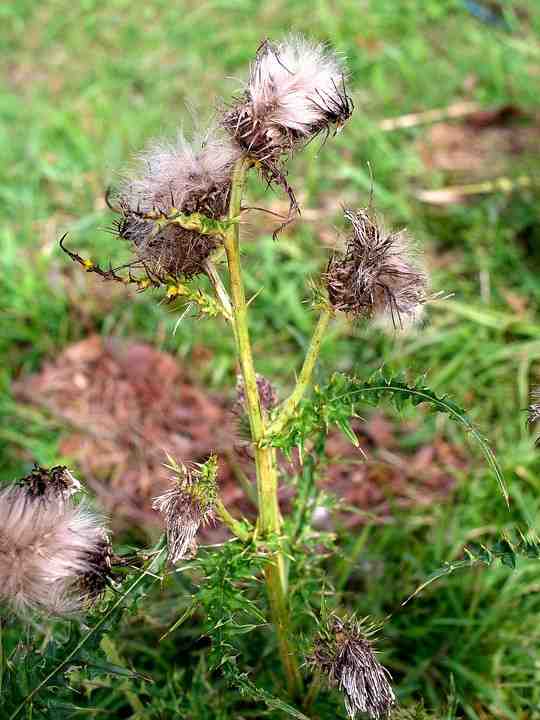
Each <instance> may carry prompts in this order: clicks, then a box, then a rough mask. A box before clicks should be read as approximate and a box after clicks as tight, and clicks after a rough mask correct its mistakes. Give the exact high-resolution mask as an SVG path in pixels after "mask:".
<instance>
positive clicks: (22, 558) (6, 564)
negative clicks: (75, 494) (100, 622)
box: [0, 485, 106, 615]
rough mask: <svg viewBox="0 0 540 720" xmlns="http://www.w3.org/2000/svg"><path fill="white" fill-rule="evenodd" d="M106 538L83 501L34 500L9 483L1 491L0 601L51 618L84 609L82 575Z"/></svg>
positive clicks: (90, 569) (91, 570)
mask: <svg viewBox="0 0 540 720" xmlns="http://www.w3.org/2000/svg"><path fill="white" fill-rule="evenodd" d="M104 538H105V539H106V533H105V531H104V528H103V523H102V520H101V519H100V518H99V517H98V516H97V515H96V514H95V513H93V512H92V511H91V510H90V509H89V508H88V507H87V505H86V504H85V503H80V504H78V505H75V504H74V503H73V502H72V501H71V500H70V499H69V498H63V497H62V496H61V495H58V497H56V498H53V497H48V496H46V495H44V496H41V497H40V496H35V495H32V494H31V493H29V492H28V488H27V487H24V486H21V485H13V486H10V487H8V488H6V489H4V490H3V491H2V492H0V600H3V601H7V602H8V603H9V604H10V605H11V606H12V607H13V608H14V609H15V610H16V611H17V612H20V613H27V612H29V611H32V610H36V611H40V612H48V613H50V614H54V615H63V614H66V613H72V612H74V611H76V610H78V609H80V607H81V606H82V604H83V603H84V600H85V597H86V594H85V590H84V582H83V580H84V579H85V577H88V576H92V575H93V574H95V572H96V565H95V557H96V554H97V555H100V554H101V553H102V548H103V544H104Z"/></svg>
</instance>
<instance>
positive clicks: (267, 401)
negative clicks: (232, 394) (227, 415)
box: [236, 373, 279, 411]
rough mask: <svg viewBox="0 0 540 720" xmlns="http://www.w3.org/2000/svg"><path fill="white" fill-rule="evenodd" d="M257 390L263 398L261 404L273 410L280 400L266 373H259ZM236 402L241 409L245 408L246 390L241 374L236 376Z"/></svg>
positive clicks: (266, 408)
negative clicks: (265, 375)
mask: <svg viewBox="0 0 540 720" xmlns="http://www.w3.org/2000/svg"><path fill="white" fill-rule="evenodd" d="M256 380H257V390H258V391H259V397H260V399H261V405H262V407H263V408H264V409H265V410H272V409H273V408H275V407H276V405H277V404H278V402H279V398H278V394H277V392H276V389H275V388H274V386H273V385H272V383H271V382H270V380H268V379H267V378H265V377H264V375H259V373H257V376H256ZM236 402H237V405H238V407H239V409H240V410H241V411H244V410H245V404H246V391H245V387H244V378H243V377H242V375H241V374H238V375H237V376H236Z"/></svg>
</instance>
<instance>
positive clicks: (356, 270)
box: [324, 210, 428, 328]
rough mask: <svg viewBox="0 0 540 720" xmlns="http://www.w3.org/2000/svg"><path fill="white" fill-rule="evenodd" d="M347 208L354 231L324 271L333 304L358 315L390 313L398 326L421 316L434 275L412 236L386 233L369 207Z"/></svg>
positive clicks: (381, 316)
mask: <svg viewBox="0 0 540 720" xmlns="http://www.w3.org/2000/svg"><path fill="white" fill-rule="evenodd" d="M344 214H345V218H346V219H347V220H348V221H349V222H350V224H351V225H352V233H351V234H350V236H349V238H348V241H347V246H346V250H345V253H344V254H342V255H334V256H333V257H332V258H331V259H330V262H329V264H328V267H327V269H326V273H325V275H324V279H325V282H326V287H327V290H328V297H329V300H330V302H331V304H332V306H333V307H334V308H335V309H336V310H342V311H343V312H346V313H349V314H351V315H354V316H356V317H363V318H369V319H371V318H374V317H375V318H383V319H385V318H389V319H391V321H392V324H393V326H394V328H404V327H406V326H408V325H411V324H412V323H414V322H415V321H417V320H418V319H419V318H420V317H421V314H422V310H423V305H424V303H425V302H426V300H427V295H426V293H427V284H428V279H427V275H426V273H425V272H424V271H423V270H422V268H421V267H420V265H419V264H418V262H417V260H416V258H415V257H414V253H413V250H412V248H411V244H410V241H409V238H408V237H407V235H406V234H405V233H404V232H398V233H390V234H387V233H385V232H384V231H383V230H382V229H381V227H380V226H379V225H378V224H377V222H376V221H375V220H374V219H373V218H372V217H371V215H369V214H368V212H367V211H366V210H358V211H354V210H345V211H344Z"/></svg>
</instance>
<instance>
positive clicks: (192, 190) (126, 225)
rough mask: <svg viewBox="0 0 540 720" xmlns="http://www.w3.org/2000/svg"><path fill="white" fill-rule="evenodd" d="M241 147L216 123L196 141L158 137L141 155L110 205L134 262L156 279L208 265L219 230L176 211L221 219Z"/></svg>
mask: <svg viewBox="0 0 540 720" xmlns="http://www.w3.org/2000/svg"><path fill="white" fill-rule="evenodd" d="M239 154H240V153H239V150H238V149H237V148H236V147H235V146H234V145H233V143H232V142H231V141H230V140H229V138H228V137H226V136H221V135H220V134H219V132H218V131H217V130H216V129H215V128H210V129H209V130H208V131H207V133H206V134H205V135H204V136H202V137H201V138H199V139H198V140H194V141H193V142H191V143H190V142H188V140H187V139H186V137H185V136H184V135H183V134H182V133H179V134H178V137H177V140H176V142H175V143H171V142H163V141H154V142H153V143H151V144H150V145H149V146H148V148H147V149H146V150H145V151H144V152H142V153H141V154H140V155H139V157H138V158H137V162H136V163H135V167H134V168H133V170H132V172H131V173H129V174H128V175H126V176H125V177H124V178H123V180H122V182H121V184H120V187H119V190H118V192H117V193H116V194H115V197H114V199H113V202H112V204H111V207H112V208H113V209H114V210H116V211H118V213H119V215H120V217H119V218H118V219H117V220H116V221H115V223H114V229H115V232H116V233H117V234H118V236H119V237H121V238H122V239H124V240H127V241H128V242H129V243H130V245H131V248H132V250H133V252H134V254H135V260H134V261H133V262H132V263H130V264H129V267H130V268H133V269H141V268H142V269H143V270H144V271H145V273H146V275H147V277H148V278H149V279H150V280H151V281H152V282H153V283H154V284H159V283H161V282H167V281H168V280H170V279H179V278H188V279H189V278H190V277H192V276H194V275H197V274H200V273H201V272H203V271H204V267H203V266H204V261H205V260H206V259H207V258H208V257H209V255H210V254H211V253H212V252H213V251H214V250H216V249H217V247H218V246H219V244H220V242H221V239H220V237H219V236H218V235H215V234H211V233H206V232H201V231H200V229H198V228H197V227H196V224H195V225H194V226H193V227H192V226H190V227H186V226H185V224H182V223H181V222H179V221H178V217H177V218H176V219H175V215H176V216H178V214H179V213H180V214H183V215H187V216H189V215H193V214H199V213H200V214H202V215H203V216H205V217H207V218H210V219H213V220H218V219H220V218H223V217H224V216H225V215H226V214H227V211H228V206H229V196H230V189H231V173H232V167H233V165H234V162H235V160H236V159H237V158H238V156H239Z"/></svg>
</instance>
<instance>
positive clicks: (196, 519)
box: [152, 455, 217, 564]
mask: <svg viewBox="0 0 540 720" xmlns="http://www.w3.org/2000/svg"><path fill="white" fill-rule="evenodd" d="M167 467H170V468H171V469H172V470H173V472H174V475H173V477H172V484H171V486H170V487H169V489H168V490H166V491H165V492H164V493H163V494H162V495H159V496H158V497H156V498H155V499H154V502H153V503H152V507H153V508H154V510H157V511H158V512H160V513H161V514H162V515H163V517H164V519H165V532H166V535H167V548H168V557H169V562H171V563H172V564H175V563H177V562H179V561H180V560H182V559H183V558H186V557H190V556H193V555H195V553H196V551H197V541H196V536H197V533H198V531H199V528H200V527H201V526H204V525H206V524H208V523H209V522H211V521H213V520H214V519H215V512H214V511H215V504H216V500H217V484H216V477H217V457H216V456H215V455H211V456H210V457H209V459H208V460H207V461H206V462H205V463H201V464H197V463H194V464H193V465H192V466H190V467H188V466H186V465H179V464H178V463H176V462H175V461H172V462H171V465H168V466H167Z"/></svg>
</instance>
